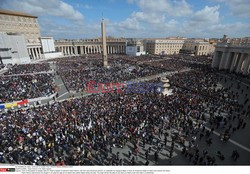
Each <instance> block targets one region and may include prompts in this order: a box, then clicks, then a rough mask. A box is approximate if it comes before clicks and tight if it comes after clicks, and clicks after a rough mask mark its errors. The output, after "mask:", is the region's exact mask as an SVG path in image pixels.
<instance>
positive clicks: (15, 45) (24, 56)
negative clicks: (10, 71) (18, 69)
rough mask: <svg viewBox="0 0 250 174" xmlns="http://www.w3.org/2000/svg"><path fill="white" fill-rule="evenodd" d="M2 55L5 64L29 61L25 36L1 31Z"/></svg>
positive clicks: (0, 46) (0, 45)
mask: <svg viewBox="0 0 250 174" xmlns="http://www.w3.org/2000/svg"><path fill="white" fill-rule="evenodd" d="M0 57H1V59H2V63H4V64H8V63H11V64H19V63H29V62H30V57H29V54H28V51H27V46H26V43H25V39H24V36H23V35H7V34H5V33H0Z"/></svg>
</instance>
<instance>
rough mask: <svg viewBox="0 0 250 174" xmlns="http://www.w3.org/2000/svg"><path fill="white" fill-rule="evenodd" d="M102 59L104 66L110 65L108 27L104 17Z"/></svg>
mask: <svg viewBox="0 0 250 174" xmlns="http://www.w3.org/2000/svg"><path fill="white" fill-rule="evenodd" d="M102 59H103V66H104V67H107V66H108V56H107V43H106V29H105V23H104V19H102Z"/></svg>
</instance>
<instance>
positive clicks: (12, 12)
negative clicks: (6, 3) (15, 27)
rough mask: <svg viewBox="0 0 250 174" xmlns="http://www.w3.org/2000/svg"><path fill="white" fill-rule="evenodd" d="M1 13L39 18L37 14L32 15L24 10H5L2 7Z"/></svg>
mask: <svg viewBox="0 0 250 174" xmlns="http://www.w3.org/2000/svg"><path fill="white" fill-rule="evenodd" d="M0 14H5V15H12V16H23V17H30V18H37V16H32V15H30V14H26V13H23V12H18V11H10V10H4V9H0Z"/></svg>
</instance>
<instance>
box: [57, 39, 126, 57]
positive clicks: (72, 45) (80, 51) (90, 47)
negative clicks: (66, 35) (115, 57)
mask: <svg viewBox="0 0 250 174" xmlns="http://www.w3.org/2000/svg"><path fill="white" fill-rule="evenodd" d="M55 47H56V51H59V52H62V53H63V54H64V55H84V54H100V53H102V39H101V38H97V39H81V40H67V39H64V40H56V41H55ZM125 53H126V39H124V38H110V37H107V54H125Z"/></svg>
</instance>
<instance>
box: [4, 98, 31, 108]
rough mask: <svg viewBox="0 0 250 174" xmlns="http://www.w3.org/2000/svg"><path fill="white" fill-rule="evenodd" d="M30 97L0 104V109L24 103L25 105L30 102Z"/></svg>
mask: <svg viewBox="0 0 250 174" xmlns="http://www.w3.org/2000/svg"><path fill="white" fill-rule="evenodd" d="M28 103H29V102H28V99H25V100H21V101H18V102H13V103H4V104H0V109H9V108H12V107H17V106H22V105H25V104H28Z"/></svg>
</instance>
